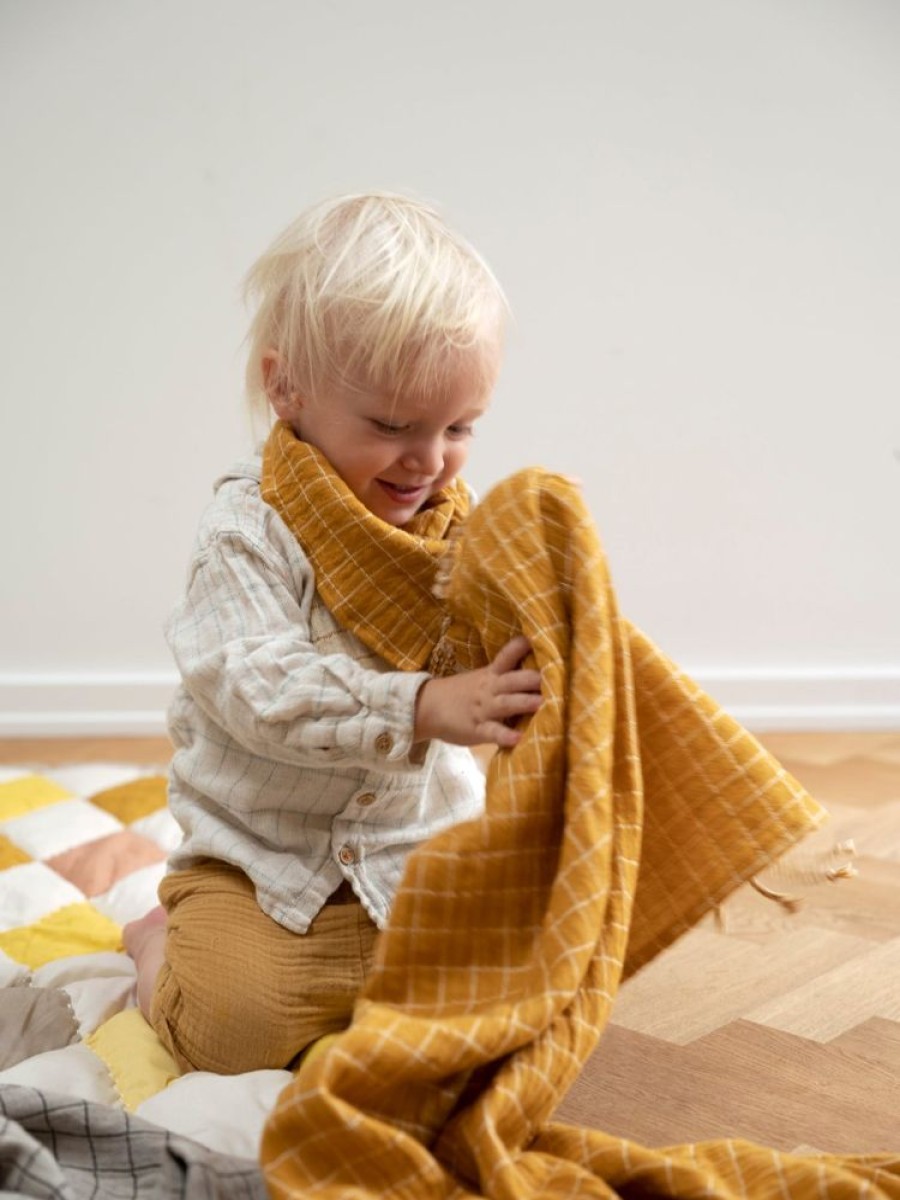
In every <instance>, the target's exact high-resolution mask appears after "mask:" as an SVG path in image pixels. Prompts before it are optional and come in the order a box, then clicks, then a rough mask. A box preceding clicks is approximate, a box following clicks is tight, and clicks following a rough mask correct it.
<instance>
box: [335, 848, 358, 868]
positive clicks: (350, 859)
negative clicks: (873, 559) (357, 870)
mask: <svg viewBox="0 0 900 1200" xmlns="http://www.w3.org/2000/svg"><path fill="white" fill-rule="evenodd" d="M338 862H341V863H343V865H344V866H345V867H350V866H352V865H353V864H354V863H355V862H356V852H355V850H354V849H353V847H352V846H347V845H344V846H341V848H340V850H338Z"/></svg>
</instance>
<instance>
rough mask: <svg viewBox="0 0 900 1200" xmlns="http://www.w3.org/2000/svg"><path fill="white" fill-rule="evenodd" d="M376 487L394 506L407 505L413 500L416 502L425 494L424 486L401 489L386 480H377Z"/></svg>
mask: <svg viewBox="0 0 900 1200" xmlns="http://www.w3.org/2000/svg"><path fill="white" fill-rule="evenodd" d="M378 485H379V487H381V488H382V489H383V490H384V491H385V492H387V494H388V496H390V498H391V499H392V500H393V501H394V502H395V503H396V504H409V503H410V502H411V501H413V500H418V499H419V498H420V497H421V496H423V495H424V494H425V486H424V485H423V484H420V485H419V486H418V487H401V485H400V484H399V483H388V481H387V480H386V479H379V480H378Z"/></svg>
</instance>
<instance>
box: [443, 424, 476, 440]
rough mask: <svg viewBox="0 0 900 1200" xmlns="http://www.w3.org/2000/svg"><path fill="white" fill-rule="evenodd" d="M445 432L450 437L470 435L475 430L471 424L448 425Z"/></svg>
mask: <svg viewBox="0 0 900 1200" xmlns="http://www.w3.org/2000/svg"><path fill="white" fill-rule="evenodd" d="M447 432H448V433H449V434H450V436H451V437H455V438H464V437H472V435H473V434H474V433H475V430H474V429H473V428H472V426H471V425H448V427H447Z"/></svg>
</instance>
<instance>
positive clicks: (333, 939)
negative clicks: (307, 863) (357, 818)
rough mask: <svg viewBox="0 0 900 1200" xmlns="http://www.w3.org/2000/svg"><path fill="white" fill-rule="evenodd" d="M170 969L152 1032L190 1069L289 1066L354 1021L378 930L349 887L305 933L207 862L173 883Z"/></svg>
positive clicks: (233, 875) (156, 998)
mask: <svg viewBox="0 0 900 1200" xmlns="http://www.w3.org/2000/svg"><path fill="white" fill-rule="evenodd" d="M159 897H160V902H161V903H162V905H163V907H164V908H165V909H166V913H167V921H166V951H165V953H166V961H165V963H164V965H163V968H162V970H161V971H160V974H159V976H158V978H157V981H156V990H155V992H154V995H153V1000H152V1003H151V1009H150V1023H151V1025H152V1026H153V1028H154V1029H155V1030H156V1033H157V1035H158V1036H159V1038H160V1040H161V1041H162V1042H163V1044H164V1045H165V1047H166V1049H167V1050H168V1051H169V1053H170V1054H171V1055H172V1057H173V1058H174V1059H175V1061H176V1062H177V1063H178V1065H179V1067H180V1068H181V1070H182V1071H191V1070H195V1071H216V1072H218V1073H220V1074H236V1073H238V1072H240V1071H254V1070H258V1069H260V1068H263V1067H289V1066H290V1065H291V1064H292V1063H293V1061H294V1060H295V1059H296V1058H297V1056H298V1055H299V1054H300V1053H301V1051H302V1050H304V1049H305V1048H306V1047H307V1046H308V1045H309V1044H310V1043H311V1042H313V1041H315V1040H316V1038H319V1037H321V1036H323V1035H324V1034H326V1033H336V1032H338V1031H339V1030H341V1029H344V1028H345V1027H346V1026H347V1025H349V1023H350V1017H351V1013H352V1011H353V1004H354V1001H355V1000H356V997H357V995H358V993H359V990H360V988H361V986H362V983H363V980H364V979H365V976H366V974H367V972H368V970H369V967H370V965H371V962H372V954H373V951H374V946H375V939H376V937H377V934H378V929H377V927H376V925H375V923H374V922H373V921H372V919H371V918H370V917H369V915H368V914H367V913H366V911H365V909H364V908H363V907H362V905H361V904H360V903H359V902H358V901H357V900H356V899H355V897H353V896H352V893H350V892H349V888H346V889H344V888H342V889H341V890H340V892H339V893H336V897H335V902H333V903H328V904H326V906H325V907H324V908H323V909H322V910H321V912H320V913H319V914H318V916H317V917H316V918H315V920H314V921H313V923H312V925H311V926H310V929H309V931H308V932H307V933H305V934H297V933H291V932H290V931H289V930H287V929H285V928H284V927H283V926H281V925H279V924H278V922H277V921H273V920H272V918H271V917H268V916H266V914H265V913H264V912H263V911H262V910H261V909H260V907H259V905H258V904H257V903H256V895H255V892H254V888H253V884H252V883H251V882H250V880H249V879H248V878H247V876H246V875H244V873H243V872H242V871H239V870H237V869H236V868H234V867H231V866H228V865H227V864H225V863H220V862H215V861H213V860H211V859H210V860H205V861H204V862H203V863H201V864H198V865H197V866H196V867H194V868H192V869H190V870H186V871H179V872H177V873H173V874H172V875H167V876H166V877H165V878H164V879H163V882H162V884H161V885H160V890H159Z"/></svg>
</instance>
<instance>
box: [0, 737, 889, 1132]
mask: <svg viewBox="0 0 900 1200" xmlns="http://www.w3.org/2000/svg"><path fill="white" fill-rule="evenodd" d="M762 740H763V741H764V742H765V743H766V745H767V746H768V747H769V748H770V749H771V750H772V751H773V753H774V754H776V756H777V757H778V758H780V759H781V761H782V762H783V763H784V765H785V766H786V767H787V768H788V770H790V771H791V772H792V773H793V774H794V775H795V776H796V777H797V778H798V779H799V780H801V781H802V782H803V783H804V784H805V785H806V787H807V788H808V789H809V790H810V791H811V792H812V793H813V795H814V796H816V798H817V799H819V800H820V801H821V802H822V803H823V804H824V805H825V806H826V807H827V808H828V809H829V810H830V812H831V815H832V822H831V825H830V826H829V827H828V828H827V829H825V830H823V831H821V832H820V833H817V834H816V835H815V836H814V837H813V838H811V839H809V840H808V841H807V842H805V843H804V844H803V845H802V846H801V847H800V848H798V850H797V851H795V853H794V854H793V855H792V856H791V859H790V860H789V861H788V862H787V863H785V864H783V865H782V866H781V867H780V868H778V869H776V870H774V871H773V872H770V874H769V875H768V876H767V877H766V879H765V880H764V882H766V883H768V884H769V885H770V886H772V887H773V888H775V889H777V890H779V891H781V892H788V893H791V894H794V895H798V896H800V897H801V898H802V907H801V908H800V909H799V911H798V912H796V913H794V914H792V915H791V914H788V913H787V912H785V911H784V909H782V908H781V907H779V906H778V905H777V904H775V903H773V901H771V900H768V899H765V898H764V897H762V896H761V895H759V894H758V893H757V892H756V891H754V890H753V889H752V888H750V887H745V888H743V889H742V890H741V891H740V892H739V893H737V894H736V895H735V896H734V897H733V898H732V899H731V900H729V902H728V904H727V905H726V906H725V908H724V911H723V912H722V913H721V914H720V920H719V921H718V922H717V921H716V920H714V919H713V918H712V917H710V918H708V919H706V920H705V921H704V922H703V923H702V924H701V925H700V926H699V927H698V928H696V929H694V930H693V931H692V932H691V933H689V934H687V935H686V936H685V937H684V938H682V939H681V940H680V941H679V942H677V943H676V944H675V945H674V946H672V947H671V948H670V949H669V950H668V951H667V952H666V953H664V954H662V955H660V956H659V958H657V959H656V960H655V961H654V962H652V963H651V964H650V965H649V966H647V967H646V968H644V970H643V971H642V972H640V974H638V975H637V976H636V977H635V978H634V979H632V980H630V981H629V982H627V983H626V984H625V985H624V986H623V988H622V990H621V992H620V994H619V997H618V1000H617V1002H616V1006H615V1009H614V1012H613V1020H612V1022H611V1024H610V1026H609V1027H608V1028H607V1030H606V1031H605V1033H604V1035H603V1037H602V1038H601V1041H600V1044H599V1046H598V1048H597V1050H596V1051H595V1053H594V1055H593V1056H592V1058H591V1059H590V1061H589V1062H588V1063H587V1064H586V1067H585V1069H584V1071H583V1073H582V1075H581V1078H580V1079H579V1080H578V1082H577V1083H576V1084H575V1086H574V1088H573V1089H572V1091H571V1092H570V1093H569V1095H568V1096H567V1098H566V1100H565V1101H564V1103H563V1105H562V1106H561V1108H560V1109H559V1110H558V1113H557V1117H558V1118H559V1119H562V1120H569V1121H572V1122H574V1123H577V1124H580V1125H589V1126H593V1127H595V1128H598V1129H605V1130H606V1131H608V1132H610V1133H615V1134H619V1135H621V1136H625V1137H630V1138H632V1139H634V1140H635V1141H638V1142H641V1143H644V1144H649V1145H667V1144H671V1143H676V1142H685V1141H699V1140H703V1139H705V1138H710V1137H721V1136H737V1137H744V1138H748V1139H750V1140H753V1141H758V1142H762V1143H765V1144H767V1145H771V1146H776V1147H779V1148H781V1149H787V1150H790V1149H795V1148H800V1147H804V1148H814V1149H818V1150H828V1151H836V1152H843V1153H848V1152H854V1151H857V1152H864V1151H879V1150H891V1151H900V733H891V734H778V735H771V736H769V737H764V738H763V739H762ZM168 753H169V747H168V744H167V743H166V742H164V741H161V740H148V741H142V740H135V739H131V740H129V741H127V742H120V741H109V742H97V741H81V742H70V741H54V742H27V741H26V742H6V743H3V742H0V762H3V763H22V762H28V763H46V764H48V765H50V764H54V763H61V762H85V761H98V760H103V759H113V760H117V761H127V762H143V763H153V764H160V763H163V762H165V761H166V760H167V758H168ZM849 839H852V840H853V842H854V843H855V847H856V856H855V857H854V858H853V860H852V861H853V865H854V866H855V868H856V870H857V872H858V874H857V875H856V877H855V878H851V879H840V880H838V881H835V882H829V881H828V880H827V879H826V878H825V877H824V870H825V868H826V867H827V866H829V865H833V864H840V863H843V862H845V861H847V860H848V857H849V856H848V854H847V853H846V852H842V853H839V854H837V855H834V854H833V853H832V850H833V847H834V845H835V844H836V843H843V842H846V841H847V840H849Z"/></svg>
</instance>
